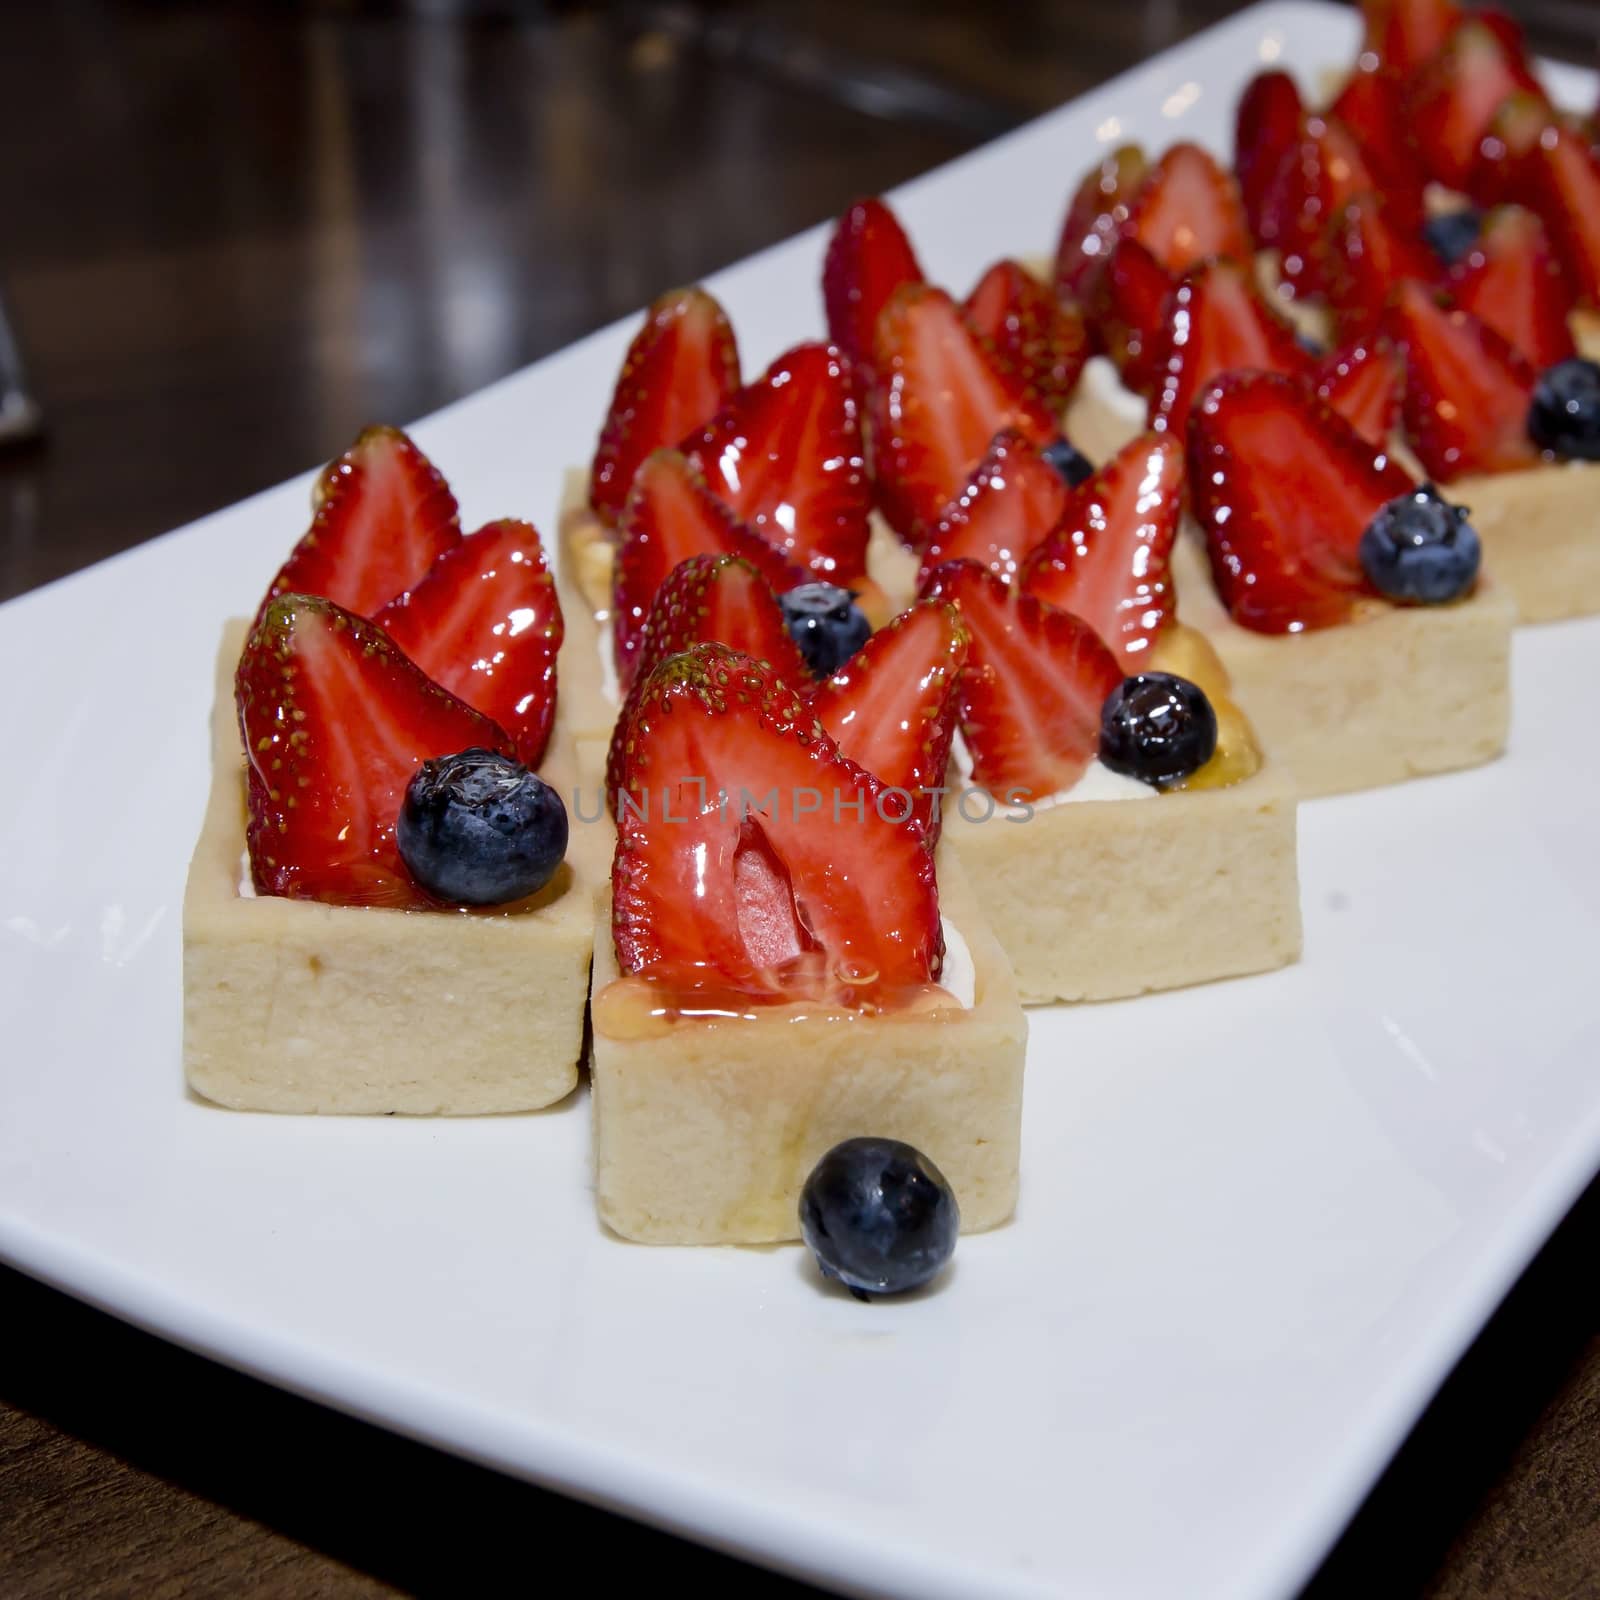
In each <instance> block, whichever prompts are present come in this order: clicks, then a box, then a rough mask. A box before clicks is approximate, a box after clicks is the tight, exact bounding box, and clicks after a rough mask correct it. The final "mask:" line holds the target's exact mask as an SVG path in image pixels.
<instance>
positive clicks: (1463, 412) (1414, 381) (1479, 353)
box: [1384, 283, 1539, 483]
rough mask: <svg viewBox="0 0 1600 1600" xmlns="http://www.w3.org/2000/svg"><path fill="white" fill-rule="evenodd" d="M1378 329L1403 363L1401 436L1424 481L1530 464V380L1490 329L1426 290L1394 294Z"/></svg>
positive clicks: (1533, 457) (1417, 287)
mask: <svg viewBox="0 0 1600 1600" xmlns="http://www.w3.org/2000/svg"><path fill="white" fill-rule="evenodd" d="M1384 328H1385V331H1386V332H1387V333H1388V335H1389V337H1390V338H1391V339H1393V340H1394V343H1395V345H1396V347H1397V348H1398V349H1399V350H1400V352H1401V354H1402V355H1403V357H1404V358H1405V365H1406V386H1405V398H1404V400H1403V401H1402V403H1401V404H1402V415H1403V416H1404V418H1405V428H1406V437H1407V438H1408V439H1409V440H1410V441H1411V445H1412V448H1413V449H1414V450H1415V451H1416V452H1417V459H1418V460H1419V461H1421V462H1422V464H1423V466H1424V467H1426V468H1427V470H1428V473H1429V475H1430V476H1431V477H1433V478H1434V479H1436V480H1437V481H1438V482H1440V483H1449V482H1450V481H1451V480H1452V479H1453V478H1459V477H1461V476H1462V475H1463V474H1465V473H1469V472H1507V471H1510V470H1512V469H1513V468H1516V467H1526V466H1531V465H1532V464H1533V463H1534V462H1535V461H1537V460H1538V459H1539V452H1538V451H1537V450H1536V449H1535V448H1534V446H1533V443H1532V442H1531V441H1530V439H1529V438H1528V407H1529V405H1530V404H1531V403H1532V400H1533V386H1534V382H1535V379H1536V377H1537V374H1536V373H1535V372H1534V370H1533V368H1532V367H1531V366H1530V365H1529V364H1528V361H1527V359H1526V357H1524V356H1522V355H1519V354H1518V353H1517V351H1516V350H1514V349H1513V348H1512V347H1511V346H1510V345H1509V344H1507V343H1506V341H1505V340H1504V339H1503V338H1502V337H1501V336H1500V335H1499V334H1498V333H1496V332H1495V331H1494V329H1493V328H1490V327H1488V326H1486V325H1485V324H1484V323H1482V322H1480V321H1479V320H1478V319H1477V318H1476V317H1474V316H1473V315H1471V313H1470V312H1466V311H1461V310H1455V309H1450V308H1449V307H1448V306H1447V305H1445V304H1443V303H1441V301H1440V299H1439V297H1438V296H1437V295H1436V294H1435V293H1434V292H1433V291H1432V290H1430V289H1429V288H1428V287H1427V286H1426V285H1424V284H1420V283H1403V284H1401V285H1400V287H1399V288H1398V289H1397V290H1396V291H1395V297H1394V300H1393V301H1392V303H1391V304H1390V307H1389V311H1388V313H1387V315H1386V317H1385V320H1384Z"/></svg>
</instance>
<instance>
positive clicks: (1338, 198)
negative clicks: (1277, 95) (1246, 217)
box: [1261, 117, 1405, 294]
mask: <svg viewBox="0 0 1600 1600" xmlns="http://www.w3.org/2000/svg"><path fill="white" fill-rule="evenodd" d="M1376 190H1377V180H1376V179H1375V178H1374V177H1373V175H1372V172H1371V170H1370V169H1369V168H1368V166H1367V164H1366V161H1365V160H1364V159H1363V157H1362V155H1361V150H1360V147H1359V146H1358V145H1357V144H1356V141H1355V140H1354V139H1353V138H1352V137H1351V135H1350V133H1349V131H1348V130H1347V129H1345V128H1343V127H1341V126H1340V125H1339V123H1337V122H1335V121H1334V120H1332V119H1331V118H1328V117H1307V118H1306V121H1305V126H1304V128H1303V129H1302V130H1301V136H1300V140H1299V142H1298V143H1297V144H1295V145H1294V146H1293V147H1292V148H1291V149H1290V150H1289V151H1288V152H1287V153H1286V154H1285V155H1284V157H1283V160H1282V162H1281V163H1280V164H1279V167H1278V171H1277V172H1276V174H1275V175H1274V176H1273V179H1272V182H1271V183H1270V184H1269V185H1268V189H1267V197H1266V199H1265V200H1264V202H1263V203H1262V216H1261V243H1262V244H1263V245H1265V246H1268V247H1270V248H1272V249H1275V250H1276V251H1277V252H1278V270H1279V273H1280V275H1281V277H1282V279H1283V281H1284V283H1285V284H1286V285H1287V286H1288V287H1289V289H1290V290H1291V291H1292V292H1293V293H1295V294H1313V293H1316V292H1317V290H1319V289H1320V288H1321V281H1322V280H1321V267H1322V254H1323V240H1324V235H1325V233H1326V230H1327V227H1328V223H1329V220H1330V219H1331V218H1332V217H1333V216H1334V215H1335V214H1336V213H1337V212H1338V210H1339V208H1340V207H1341V206H1343V205H1344V204H1345V202H1346V201H1348V200H1351V199H1354V197H1355V196H1356V195H1358V194H1372V193H1375V192H1376ZM1395 220H1396V222H1397V224H1399V223H1401V222H1403V221H1404V220H1405V219H1402V218H1396V219H1395Z"/></svg>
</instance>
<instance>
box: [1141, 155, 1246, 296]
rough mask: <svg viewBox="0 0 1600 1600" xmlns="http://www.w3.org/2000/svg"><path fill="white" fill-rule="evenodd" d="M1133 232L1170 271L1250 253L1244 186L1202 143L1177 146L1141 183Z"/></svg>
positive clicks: (1242, 259)
mask: <svg viewBox="0 0 1600 1600" xmlns="http://www.w3.org/2000/svg"><path fill="white" fill-rule="evenodd" d="M1127 232H1128V234H1129V236H1130V237H1132V238H1135V239H1137V240H1138V241H1139V243H1140V244H1142V245H1143V246H1144V247H1145V249H1147V250H1148V251H1149V252H1150V254H1151V255H1153V256H1154V257H1155V258H1156V260H1157V261H1159V262H1160V263H1161V265H1162V266H1163V267H1165V268H1166V270H1167V271H1168V272H1171V273H1178V272H1187V271H1188V270H1189V268H1190V267H1192V266H1194V265H1195V264H1196V262H1200V261H1205V260H1207V259H1209V258H1210V257H1212V256H1231V257H1233V258H1234V259H1236V260H1239V261H1246V260H1248V259H1249V257H1250V227H1249V224H1248V223H1247V222H1246V220H1245V214H1244V203H1243V201H1242V200H1241V199H1240V198H1239V186H1238V184H1236V183H1235V182H1234V181H1233V179H1232V177H1230V176H1229V174H1228V173H1226V172H1224V171H1223V169H1222V168H1221V167H1219V166H1218V165H1217V163H1216V162H1215V161H1214V160H1213V159H1212V158H1211V156H1210V155H1208V154H1207V153H1206V152H1205V151H1204V150H1202V149H1201V148H1200V146H1199V145H1197V144H1189V143H1180V144H1175V145H1173V146H1172V148H1171V149H1170V150H1168V151H1167V152H1166V154H1165V155H1163V156H1162V158H1161V159H1160V160H1159V161H1158V162H1156V164H1155V166H1154V167H1152V168H1151V169H1150V173H1149V175H1148V176H1147V177H1146V178H1145V180H1144V182H1143V183H1142V184H1140V185H1139V192H1138V194H1137V195H1135V196H1134V201H1133V205H1132V207H1131V208H1130V210H1129V213H1128V226H1127Z"/></svg>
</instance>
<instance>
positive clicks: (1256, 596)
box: [1189, 372, 1413, 633]
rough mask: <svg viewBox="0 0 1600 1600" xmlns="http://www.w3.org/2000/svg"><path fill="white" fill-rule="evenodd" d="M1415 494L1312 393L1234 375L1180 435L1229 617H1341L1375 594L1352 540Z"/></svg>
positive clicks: (1248, 622)
mask: <svg viewBox="0 0 1600 1600" xmlns="http://www.w3.org/2000/svg"><path fill="white" fill-rule="evenodd" d="M1412 487H1413V485H1412V482H1411V479H1410V478H1409V477H1408V476H1407V475H1406V474H1405V473H1404V472H1403V471H1401V469H1400V468H1399V467H1397V466H1395V465H1394V463H1393V462H1392V461H1390V460H1389V458H1388V456H1387V454H1386V453H1385V452H1384V451H1383V449H1382V448H1381V447H1379V446H1375V445H1373V444H1370V443H1369V442H1368V441H1367V440H1365V439H1363V438H1362V437H1361V435H1360V434H1358V433H1357V432H1356V431H1355V429H1353V428H1352V427H1351V426H1350V424H1349V423H1347V422H1346V421H1345V420H1344V419H1343V418H1342V417H1340V416H1339V415H1338V414H1337V413H1335V412H1334V411H1332V410H1331V409H1329V407H1327V406H1326V405H1324V404H1323V403H1322V402H1321V401H1320V400H1318V399H1317V398H1316V397H1315V396H1314V395H1312V394H1311V392H1310V390H1309V388H1308V387H1307V386H1306V385H1304V384H1300V383H1296V382H1294V381H1293V380H1292V379H1289V378H1284V377H1280V376H1278V375H1277V374H1274V373H1254V372H1252V373H1234V374H1232V375H1231V376H1229V377H1226V378H1223V379H1222V380H1221V381H1220V382H1218V383H1217V384H1215V385H1214V386H1213V387H1212V388H1210V389H1208V390H1207V391H1206V393H1205V394H1204V395H1203V396H1202V397H1201V400H1200V403H1199V404H1198V405H1197V406H1196V407H1195V409H1194V414H1193V418H1192V420H1191V422H1190V428H1189V493H1190V496H1191V499H1192V503H1193V506H1194V514H1195V518H1196V520H1197V521H1198V522H1199V524H1200V526H1201V528H1202V529H1203V530H1204V532H1205V536H1206V547H1207V550H1208V551H1209V553H1210V556H1211V571H1212V575H1213V577H1214V578H1215V579H1216V584H1217V591H1218V593H1219V595H1220V596H1221V598H1222V603H1223V604H1224V605H1225V606H1227V608H1228V610H1229V612H1230V613H1231V614H1232V616H1233V620H1234V621H1235V622H1237V623H1239V624H1241V625H1242V626H1243V627H1246V628H1253V629H1255V630H1256V631H1257V632H1259V633H1298V632H1300V631H1302V630H1303V629H1306V628H1327V627H1332V626H1334V625H1335V624H1337V623H1341V622H1344V621H1346V620H1348V618H1349V617H1350V614H1351V610H1352V608H1353V606H1354V605H1355V603H1356V601H1357V600H1359V599H1360V598H1361V597H1362V596H1364V595H1372V594H1373V593H1375V591H1374V590H1373V589H1372V587H1371V586H1370V584H1369V583H1368V581H1367V578H1366V575H1365V573H1364V572H1363V571H1362V567H1361V558H1360V554H1359V549H1360V544H1361V535H1362V533H1363V532H1364V531H1365V530H1366V526H1367V524H1368V523H1369V522H1371V520H1372V518H1373V517H1374V515H1376V513H1377V511H1378V509H1379V508H1380V507H1381V506H1383V505H1385V504H1386V503H1387V502H1388V501H1390V500H1392V499H1394V497H1395V496H1396V495H1400V494H1405V493H1407V492H1408V491H1409V490H1410V489H1411V488H1412Z"/></svg>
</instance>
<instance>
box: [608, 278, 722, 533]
mask: <svg viewBox="0 0 1600 1600" xmlns="http://www.w3.org/2000/svg"><path fill="white" fill-rule="evenodd" d="M738 387H739V347H738V345H737V344H735V343H734V338H733V329H732V327H731V326H730V325H729V323H728V319H727V316H726V315H725V314H724V312H723V310H722V307H721V306H719V305H718V304H717V302H716V301H715V300H713V299H712V297H711V296H710V295H708V294H707V293H706V292H705V290H704V289H673V290H671V291H670V292H669V293H667V294H664V295H662V296H661V297H660V298H659V299H658V300H655V301H653V302H652V303H651V306H650V309H649V310H648V311H646V312H645V316H644V326H643V327H642V328H641V329H640V330H639V331H638V333H636V334H635V335H634V338H633V343H632V344H630V345H629V346H628V353H627V355H626V356H625V357H624V358H623V361H622V371H621V372H620V373H619V374H618V376H617V387H616V391H615V392H614V393H613V395H612V396H611V409H610V410H609V411H608V412H607V413H606V420H605V424H604V426H603V427H602V428H601V430H600V443H599V446H598V448H597V449H596V450H595V455H594V467H593V469H592V470H591V472H590V477H589V504H590V505H591V506H592V507H593V509H594V512H595V515H596V516H598V517H600V518H601V519H602V520H603V521H604V522H605V523H607V524H608V525H615V523H616V521H617V519H618V518H619V517H620V516H621V515H622V508H623V506H624V504H626V502H627V498H628V491H629V490H630V489H631V488H632V487H633V477H634V474H635V473H636V472H637V471H638V470H639V465H640V463H641V462H642V461H643V460H644V458H645V457H646V456H648V455H649V454H650V452H651V451H652V450H661V449H670V448H671V447H672V446H673V445H675V444H677V442H678V441H679V440H680V439H681V438H683V436H684V435H685V434H687V433H689V432H690V431H691V430H692V429H694V428H698V427H700V426H701V425H702V424H703V423H705V422H706V421H708V420H709V419H710V418H711V417H712V416H714V415H715V414H716V413H717V412H718V411H720V410H721V409H722V407H723V406H725V405H726V404H727V403H728V401H729V400H730V399H732V397H733V395H734V392H735V391H736V390H737V389H738Z"/></svg>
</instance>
